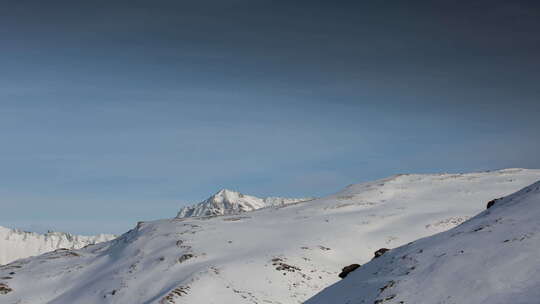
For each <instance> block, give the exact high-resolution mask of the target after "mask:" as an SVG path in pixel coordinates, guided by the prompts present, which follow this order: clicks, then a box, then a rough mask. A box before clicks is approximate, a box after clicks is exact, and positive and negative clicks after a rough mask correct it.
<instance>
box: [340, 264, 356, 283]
mask: <svg viewBox="0 0 540 304" xmlns="http://www.w3.org/2000/svg"><path fill="white" fill-rule="evenodd" d="M359 267H360V265H359V264H351V265H349V266H345V267H343V269H341V273H340V274H338V276H339V277H340V278H342V279H345V277H346V276H347V275H349V273H351V272H353V271H355V270H356V269H357V268H359Z"/></svg>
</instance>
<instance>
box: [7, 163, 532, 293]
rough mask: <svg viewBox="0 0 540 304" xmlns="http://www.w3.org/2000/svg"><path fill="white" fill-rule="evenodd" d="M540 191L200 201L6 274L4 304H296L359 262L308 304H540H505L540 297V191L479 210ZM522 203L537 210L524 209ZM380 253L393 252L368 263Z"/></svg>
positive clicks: (447, 184)
mask: <svg viewBox="0 0 540 304" xmlns="http://www.w3.org/2000/svg"><path fill="white" fill-rule="evenodd" d="M538 180H540V170H526V169H505V170H498V171H490V172H479V173H467V174H424V175H420V174H403V175H395V176H392V177H389V178H385V179H381V180H377V181H373V182H368V183H361V184H354V185H350V186H348V187H346V188H345V189H343V190H342V191H339V192H337V193H336V194H333V195H330V196H327V197H324V198H318V199H314V200H311V201H307V202H306V201H304V202H297V203H294V204H291V203H288V204H286V203H283V204H281V203H278V204H275V205H273V204H269V205H267V204H261V203H260V201H259V200H253V199H252V198H251V197H250V198H249V199H245V196H244V197H240V194H238V193H235V192H233V191H230V192H227V191H225V190H224V191H220V192H221V193H220V192H218V194H219V195H218V194H216V195H215V199H214V198H211V199H209V200H210V201H212V202H213V203H208V202H207V201H208V200H207V201H205V202H207V203H208V204H207V206H213V207H212V208H213V209H212V208H199V209H198V210H204V211H197V212H195V211H193V212H187V211H186V212H182V211H181V214H180V217H175V218H169V219H162V220H156V221H149V222H140V223H138V224H137V225H136V227H134V228H133V229H132V230H130V231H128V232H126V233H125V234H123V235H122V236H120V237H118V238H116V239H114V240H112V241H108V242H103V243H99V244H96V245H90V246H87V247H85V248H83V249H79V250H70V249H59V250H56V251H53V252H49V253H46V254H43V255H40V256H37V257H31V258H26V259H20V260H17V261H15V262H12V263H10V264H8V265H4V266H0V302H1V303H29V304H34V303H35V304H37V303H48V304H65V303H84V304H98V303H115V304H133V303H145V304H153V303H156V304H180V303H190V304H217V303H219V304H228V303H230V304H253V303H268V304H272V303H273V304H277V303H282V304H297V303H302V302H304V301H306V300H308V299H309V298H311V297H312V296H314V295H315V294H317V293H319V292H321V290H323V289H324V288H325V287H328V286H330V285H332V284H334V283H336V282H338V281H340V280H341V279H340V278H339V277H338V275H339V274H340V272H341V271H342V268H343V267H345V266H348V265H351V264H353V263H357V264H359V265H363V266H360V267H359V268H358V269H356V270H355V271H353V272H351V273H350V274H349V276H348V277H346V278H345V279H343V280H341V281H340V282H339V283H338V284H337V285H335V287H331V288H329V289H328V290H327V291H324V292H323V293H321V294H320V295H319V296H317V297H315V298H314V299H312V300H311V301H314V302H311V303H316V304H319V303H336V304H341V303H355V304H356V303H362V300H366V301H364V302H363V303H369V304H373V303H376V304H390V303H391V304H398V303H409V304H410V303H429V304H431V303H460V304H479V303H490V304H491V303H497V304H502V303H536V302H534V301H533V302H527V301H517V302H516V301H511V300H509V301H506V300H508V299H510V298H511V297H512V295H513V294H512V292H514V295H515V296H516V297H515V298H516V299H521V300H523V299H530V295H531V294H533V293H535V292H536V290H537V289H535V288H533V287H531V286H530V285H531V284H538V282H539V281H540V280H539V278H538V277H537V274H538V273H540V271H538V266H537V264H538V263H537V262H538V258H539V256H538V253H537V252H533V250H536V251H537V249H538V245H540V244H538V243H537V241H536V240H537V236H538V235H540V234H539V233H537V230H538V227H539V226H538V224H537V223H538V216H539V215H540V214H538V212H539V210H540V209H539V207H540V205H539V204H538V203H536V204H535V203H534V200H536V199H537V194H534V195H533V193H537V188H535V187H537V186H538V184H535V185H533V186H531V187H528V188H525V189H524V190H522V191H521V192H519V193H518V194H516V195H513V196H510V198H508V199H503V200H496V201H495V203H494V205H493V206H492V207H491V208H490V209H489V210H488V211H484V210H485V209H486V204H487V203H488V202H490V201H493V200H494V199H498V198H500V197H503V196H506V195H509V194H511V193H514V192H516V191H518V190H520V189H522V188H523V187H526V186H529V185H531V184H533V183H534V182H536V181H538ZM527 193H531V195H532V196H531V198H530V199H531V200H529V199H527V202H525V201H523V202H522V203H520V202H521V197H525V196H524V195H526V194H527ZM213 197H214V196H213ZM220 202H221V203H220ZM256 202H257V203H256ZM214 203H215V204H214ZM202 205H205V204H204V202H202V203H201V206H202ZM221 205H223V207H220V206H221ZM229 205H231V206H232V205H238V206H240V205H242V206H244V207H242V208H240V207H238V208H230V207H229ZM216 206H217V207H216ZM248 206H249V208H250V209H246V208H248ZM259 207H261V208H259ZM514 207H515V209H512V208H514ZM195 209H196V208H194V209H192V210H195ZM255 209H259V210H257V211H255V212H247V211H249V210H255ZM208 210H210V213H207V211H208ZM216 210H217V211H216ZM229 210H235V211H234V212H233V211H229ZM514 210H515V211H514ZM227 212H230V213H233V214H228V213H227ZM479 212H482V213H481V214H480V215H479V216H478V217H475V218H473V219H471V217H473V216H475V215H476V214H478V213H479ZM220 214H225V215H221V216H215V215H220ZM186 216H188V217H186ZM194 216H198V217H194ZM458 225H459V226H458ZM456 226H458V227H457V228H455V229H454V230H450V231H449V232H446V233H444V232H443V231H446V230H448V229H452V228H454V227H456ZM439 232H443V234H439V235H437V236H434V238H427V239H423V240H422V239H421V240H418V239H420V238H424V237H428V236H431V235H434V234H436V233H439ZM483 238H485V239H483ZM409 242H413V243H412V244H411V245H406V244H408V243H409ZM475 242H477V244H475ZM403 245H406V246H405V247H401V248H398V247H400V246H403ZM504 246H506V247H504ZM484 247H485V248H486V249H485V250H484V249H482V248H484ZM381 248H388V249H390V251H388V252H386V253H384V251H380V250H379V249H381ZM392 248H394V249H392ZM396 248H397V249H396ZM376 251H378V255H381V254H382V253H384V254H382V255H381V256H380V257H378V258H377V259H375V260H374V261H373V262H371V263H368V262H369V261H370V260H371V259H372V258H373V257H374V252H376ZM498 252H501V256H498V257H497V255H498ZM454 266H455V267H454ZM468 267H469V268H470V269H468ZM491 269H492V270H491ZM527 269H529V270H527ZM378 271H379V273H377V272H378ZM474 271H477V274H474V273H473V272H474ZM464 276H470V278H471V279H468V278H465V277H464ZM439 278H440V280H439ZM450 278H454V279H452V280H451V279H450ZM459 280H462V281H459ZM527 280H530V281H527ZM392 282H393V283H392ZM357 283H358V284H360V285H358V286H359V288H361V289H355V286H357V285H356V284H357ZM506 283H509V284H508V285H504V284H506ZM453 284H456V285H455V287H454V286H453ZM424 286H425V287H424ZM505 286H510V287H505ZM522 287H523V289H522ZM462 288H463V289H462ZM475 289H477V291H476V292H477V294H474V295H471V296H470V298H467V293H472V292H475V291H474V290H475ZM332 290H339V291H343V294H339V293H340V292H339V291H338V292H333V291H332ZM360 290H362V291H363V290H365V291H366V294H365V295H363V294H361V293H359V292H358V291H360ZM499 291H500V292H499ZM450 292H451V293H455V295H452V294H450ZM520 292H525V293H527V294H528V295H527V297H528V298H520V297H518V294H519V293H520ZM414 293H418V295H424V296H425V298H421V297H420V296H416V295H415V294H414ZM326 294H327V295H326ZM438 294H439V295H441V297H437V295H438ZM347 295H351V296H352V297H355V298H348V297H347ZM362 296H365V297H364V298H361V297H362ZM497 296H500V297H497ZM538 298H540V297H536V298H535V299H538ZM350 299H353V300H356V299H360V300H358V301H356V302H355V301H353V300H351V301H349V300H350ZM404 299H405V300H404ZM402 300H403V301H404V302H400V301H402ZM503 300H504V301H503ZM505 301H506V302H505ZM308 303H310V302H308Z"/></svg>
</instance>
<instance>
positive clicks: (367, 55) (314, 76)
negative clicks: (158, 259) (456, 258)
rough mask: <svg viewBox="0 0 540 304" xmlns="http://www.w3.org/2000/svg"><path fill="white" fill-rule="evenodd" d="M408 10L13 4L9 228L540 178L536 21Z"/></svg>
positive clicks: (4, 109)
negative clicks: (361, 191)
mask: <svg viewBox="0 0 540 304" xmlns="http://www.w3.org/2000/svg"><path fill="white" fill-rule="evenodd" d="M210 3H211V4H212V5H211V6H209V5H208V4H210ZM410 3H411V5H407V6H405V5H389V4H379V5H374V4H373V5H367V4H363V5H360V4H358V3H355V2H351V1H343V2H339V1H338V2H336V3H334V4H329V3H327V2H324V1H320V2H319V1H310V2H307V1H306V2H303V1H301V2H299V3H297V4H295V5H291V4H287V2H279V1H274V2H268V1H231V2H219V3H218V2H213V1H210V0H209V1H204V3H199V4H189V3H187V2H182V1H176V2H175V1H156V2H155V3H154V2H152V4H150V3H149V2H144V1H133V2H124V1H112V2H102V1H96V2H95V4H94V5H90V4H77V3H72V2H69V1H51V2H50V3H49V4H48V5H47V6H43V7H38V6H39V5H40V4H39V2H38V1H35V2H33V1H28V2H24V3H20V2H15V1H13V2H11V1H6V2H5V3H2V4H1V5H0V6H1V7H0V11H1V13H0V20H1V21H0V29H1V30H0V34H1V35H2V36H1V37H2V40H1V41H0V43H1V46H2V56H0V66H1V67H2V71H3V73H2V74H1V75H0V130H2V132H1V133H0V142H1V147H2V149H1V150H0V168H1V169H2V170H0V206H2V210H3V211H2V213H0V225H3V226H10V227H21V228H25V229H29V230H38V231H42V230H46V229H55V230H64V231H69V232H74V233H84V234H91V233H98V232H113V233H121V232H123V231H126V230H127V229H129V228H130V227H131V226H133V225H134V223H136V222H137V221H138V220H148V219H156V218H163V217H170V216H174V214H175V213H176V211H177V210H178V209H179V208H180V207H181V206H182V205H184V204H186V203H190V202H197V201H200V200H202V199H204V198H206V197H208V196H209V195H211V194H212V193H214V192H216V191H217V190H218V189H220V188H224V187H226V188H231V189H237V190H240V191H243V192H245V193H249V194H253V195H259V196H266V195H281V196H321V195H325V194H329V193H332V192H335V191H338V190H339V189H341V188H342V187H344V186H346V185H347V184H350V183H357V182H361V181H367V180H372V179H376V178H382V177H385V176H388V175H392V174H397V173H423V172H463V171H473V170H488V169H497V168H505V167H527V168H540V160H538V157H537V156H538V154H539V152H540V143H539V141H538V131H539V130H540V120H539V119H538V114H539V113H540V105H539V104H540V103H539V102H538V99H539V97H540V91H539V90H538V85H537V80H538V79H540V77H539V76H540V72H539V71H540V69H539V67H540V55H538V54H539V53H540V52H538V51H539V50H540V45H539V43H538V39H537V37H538V35H537V34H538V33H537V28H539V27H538V26H537V25H539V24H538V23H539V22H540V21H538V20H539V18H538V16H539V13H538V12H539V10H538V5H536V4H534V3H530V2H528V1H516V2H508V1H476V2H474V3H473V4H470V3H469V2H467V3H468V4H467V3H465V2H461V3H460V2H459V1H457V2H455V3H454V2H453V3H452V4H445V5H446V6H447V7H445V6H444V5H443V4H437V5H435V4H433V3H432V4H430V5H426V3H422V1H418V2H416V1H412V2H410ZM458 4H459V5H458ZM501 20H502V21H501Z"/></svg>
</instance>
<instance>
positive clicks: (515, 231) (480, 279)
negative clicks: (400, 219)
mask: <svg viewBox="0 0 540 304" xmlns="http://www.w3.org/2000/svg"><path fill="white" fill-rule="evenodd" d="M539 219H540V182H537V183H535V184H533V185H531V186H529V187H526V188H524V189H523V190H521V191H519V192H517V193H515V194H513V195H510V196H507V197H506V198H504V199H501V200H496V201H495V202H494V205H493V206H491V207H490V208H489V209H488V210H486V211H483V212H481V213H480V214H479V215H477V216H475V217H473V218H472V219H470V220H468V221H466V222H465V223H463V224H462V225H460V226H458V227H456V228H453V229H451V230H449V231H446V232H443V233H440V234H437V235H434V236H431V237H427V238H424V239H420V240H418V241H415V242H413V243H411V244H408V245H405V246H402V247H399V248H396V249H393V250H390V251H388V252H386V253H385V254H384V255H382V256H381V257H379V258H376V259H374V260H373V261H371V262H369V263H367V264H365V265H363V266H361V267H360V268H358V269H357V270H355V271H354V272H352V273H350V274H349V275H348V276H347V277H346V278H345V279H343V280H342V281H341V282H338V283H336V284H335V285H333V286H331V287H329V288H327V289H325V290H324V291H322V292H321V293H320V294H318V295H317V296H315V297H314V298H312V299H311V300H309V301H307V302H306V304H328V303H334V304H360V303H370V304H371V303H376V304H383V303H384V304H400V303H460V304H488V303H489V304H507V303H521V304H534V303H539V302H540V290H539V289H538V286H539V284H540V250H539V248H540V224H539V223H540V222H539Z"/></svg>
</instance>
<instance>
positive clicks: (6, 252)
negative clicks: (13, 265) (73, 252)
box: [0, 226, 117, 265]
mask: <svg viewBox="0 0 540 304" xmlns="http://www.w3.org/2000/svg"><path fill="white" fill-rule="evenodd" d="M116 237H117V236H116V235H113V234H98V235H94V236H83V235H74V234H70V233H65V232H48V233H46V234H39V233H35V232H27V231H22V230H18V229H10V228H6V227H2V226H0V265H3V264H7V263H10V262H12V261H15V260H17V259H22V258H27V257H30V256H35V255H40V254H43V253H45V252H49V251H53V250H56V249H59V248H67V249H79V248H82V247H84V246H86V245H90V244H96V243H100V242H105V241H110V240H112V239H114V238H116Z"/></svg>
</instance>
